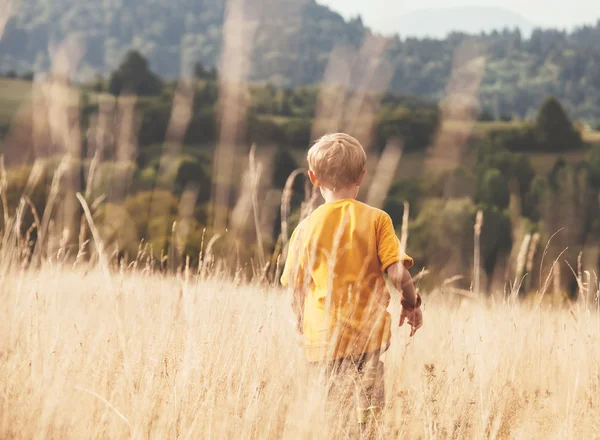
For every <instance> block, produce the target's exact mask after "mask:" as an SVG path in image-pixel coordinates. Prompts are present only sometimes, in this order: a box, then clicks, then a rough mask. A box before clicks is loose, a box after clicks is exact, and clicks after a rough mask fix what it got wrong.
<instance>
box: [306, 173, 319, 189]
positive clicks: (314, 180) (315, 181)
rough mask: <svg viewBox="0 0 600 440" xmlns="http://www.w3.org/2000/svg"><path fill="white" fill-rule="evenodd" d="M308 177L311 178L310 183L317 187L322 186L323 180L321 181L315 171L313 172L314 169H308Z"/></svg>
mask: <svg viewBox="0 0 600 440" xmlns="http://www.w3.org/2000/svg"><path fill="white" fill-rule="evenodd" d="M308 178H309V179H310V183H312V184H313V185H314V186H316V187H317V188H319V187H320V186H321V182H319V179H318V178H317V176H316V175H315V173H313V171H312V170H308Z"/></svg>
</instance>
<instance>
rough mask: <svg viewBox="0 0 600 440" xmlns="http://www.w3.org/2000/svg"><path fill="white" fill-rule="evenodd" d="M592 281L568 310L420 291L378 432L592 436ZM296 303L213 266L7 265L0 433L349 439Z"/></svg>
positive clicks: (598, 331)
mask: <svg viewBox="0 0 600 440" xmlns="http://www.w3.org/2000/svg"><path fill="white" fill-rule="evenodd" d="M588 287H590V288H591V291H590V292H589V293H590V295H588V296H587V297H588V298H589V299H588V300H587V302H586V301H585V300H583V299H582V300H580V302H578V303H576V304H572V305H571V307H570V308H564V307H556V306H553V305H552V302H549V301H546V300H544V301H537V299H539V298H540V297H539V296H538V297H537V298H536V299H533V300H531V301H529V302H527V303H521V304H520V303H519V302H517V301H515V299H514V298H513V297H511V296H492V297H485V296H482V297H481V298H472V297H471V298H470V297H466V296H462V295H457V294H456V292H455V291H454V290H453V289H451V286H450V284H445V285H442V286H440V288H439V289H435V290H434V291H431V292H429V293H424V298H425V301H424V303H425V307H424V316H425V325H424V327H423V328H422V329H421V330H420V331H419V332H418V333H417V335H416V336H415V337H414V338H409V337H408V330H407V329H406V328H405V327H403V328H395V329H394V330H393V343H392V346H391V348H390V350H389V351H388V352H387V353H386V354H385V356H384V362H385V364H386V373H385V374H386V375H385V379H386V394H387V407H386V409H385V413H384V416H383V419H382V420H381V421H380V423H379V424H378V426H377V436H376V438H390V439H391V438H407V439H458V438H469V439H484V438H486V439H487V438H489V439H495V438H498V439H501V438H502V439H505V438H506V439H532V438H544V439H569V438H582V439H583V438H586V439H593V438H599V437H600V344H599V343H598V341H599V340H600V316H599V312H598V289H597V288H594V287H593V286H588ZM394 299H395V301H394V303H393V304H392V306H391V312H392V314H393V318H394V321H395V322H397V318H398V314H399V306H398V301H397V299H398V298H397V296H395V298H394ZM289 302H290V301H289V298H288V297H287V296H286V294H285V293H284V292H282V291H281V290H280V289H279V288H277V287H274V286H268V285H259V284H243V283H236V282H232V281H225V280H223V279H222V278H219V277H218V276H217V275H216V274H213V275H202V274H195V273H189V272H183V273H180V274H179V275H161V274H160V273H154V274H152V273H150V271H148V270H146V271H137V272H134V271H131V270H126V269H123V270H121V271H120V272H119V271H115V272H112V273H104V274H103V273H102V272H100V271H99V270H97V269H93V268H86V267H76V268H73V266H72V265H71V264H66V263H61V262H60V261H57V262H55V263H54V264H52V265H50V264H48V265H45V266H44V268H43V269H41V270H39V271H29V270H24V269H23V270H21V269H15V270H13V271H11V272H10V273H3V275H2V282H1V285H0V308H1V315H2V316H3V319H2V320H1V322H0V335H2V336H1V337H0V399H1V408H2V411H1V415H0V438H4V439H17V438H48V439H51V438H57V439H58V438H60V439H69V438H72V439H75V438H90V439H91V438H161V439H166V438H182V439H190V438H207V439H212V438H214V439H220V438H244V439H259V438H314V439H317V438H319V439H320V438H348V436H349V429H350V427H351V425H350V423H351V422H349V421H348V420H343V419H339V418H336V417H331V416H328V414H331V413H330V412H327V411H324V403H325V400H324V395H323V392H322V388H321V387H319V386H318V383H316V382H311V381H310V380H309V379H310V377H311V376H310V375H309V369H308V366H307V365H306V363H305V362H304V358H303V351H302V348H301V342H300V338H299V336H298V335H297V334H296V333H295V330H294V327H293V325H292V314H291V309H290V306H289ZM316 384H317V385H316ZM334 414H337V412H336V411H334Z"/></svg>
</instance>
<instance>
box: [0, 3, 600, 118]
mask: <svg viewBox="0 0 600 440" xmlns="http://www.w3.org/2000/svg"><path fill="white" fill-rule="evenodd" d="M230 3H234V2H230ZM226 4H228V2H227V1H226V0H103V1H98V0H19V2H17V3H16V5H18V6H17V8H16V14H15V15H14V16H13V17H12V18H11V19H10V20H9V22H8V23H7V25H6V28H5V32H4V35H3V37H2V39H0V69H1V70H2V71H4V72H6V71H8V70H16V71H17V72H21V73H22V72H25V71H28V70H32V71H36V72H45V71H48V69H49V66H50V64H51V62H52V55H51V53H52V48H56V47H58V45H59V44H60V42H61V41H64V40H65V39H67V38H68V39H70V40H69V41H71V44H74V45H75V44H79V45H80V46H81V48H82V49H83V50H84V52H83V53H82V54H83V58H82V60H81V63H80V68H79V71H78V72H79V75H80V76H79V78H88V79H93V78H94V76H95V75H96V74H101V75H103V76H107V75H108V74H109V73H110V72H111V71H113V70H114V69H115V68H116V67H117V66H118V65H119V64H120V62H121V60H122V59H123V57H124V56H125V54H126V53H127V51H129V50H132V49H135V50H137V51H139V52H140V53H142V54H143V55H144V56H145V57H146V58H147V59H148V60H149V62H150V68H151V69H152V70H153V71H154V72H157V73H158V74H160V75H161V76H163V77H166V78H175V77H178V76H179V75H180V74H181V73H182V72H187V73H189V72H191V71H192V69H193V66H194V64H195V63H196V62H201V63H202V64H203V65H204V66H206V67H212V66H215V65H216V64H217V63H218V62H219V59H220V56H221V53H222V49H223V33H224V31H223V24H224V17H225V14H226ZM236 4H238V5H240V7H241V8H243V10H241V11H239V14H240V15H241V16H243V19H242V20H240V21H239V22H237V23H234V24H233V25H232V26H230V29H231V31H232V32H234V34H236V35H237V36H236V38H237V39H239V40H238V41H243V42H247V43H248V44H247V45H245V46H246V47H248V50H250V51H251V52H250V53H249V54H248V55H249V66H248V78H249V79H250V80H251V81H256V82H268V83H271V84H273V85H275V86H279V87H294V86H297V85H307V84H317V83H319V82H321V81H322V80H323V77H324V75H325V72H326V71H327V72H328V75H329V79H330V80H338V79H339V80H344V78H346V77H348V75H351V76H352V78H353V79H352V83H353V84H356V85H357V86H360V85H364V84H366V83H368V82H369V81H371V80H373V82H377V81H379V80H380V79H381V81H382V82H383V83H385V81H386V80H388V79H389V89H391V90H393V91H395V92H398V93H401V94H405V95H415V96H418V97H423V98H427V99H433V100H441V99H443V98H444V97H445V94H446V90H447V87H448V82H449V80H450V77H451V75H452V73H453V69H454V68H457V67H458V68H459V67H460V66H461V65H464V63H466V62H468V61H469V60H468V58H469V57H472V56H479V55H484V59H485V64H484V69H483V71H482V74H483V77H482V78H481V83H480V87H479V89H478V91H479V100H480V102H481V105H482V106H483V107H485V108H486V109H487V110H489V111H490V112H492V113H493V114H495V115H496V116H500V115H502V116H505V115H513V114H514V115H518V116H522V117H523V116H528V115H531V114H535V112H536V111H537V109H538V107H539V106H540V105H541V103H542V102H543V101H544V99H545V98H546V97H547V96H549V95H552V96H555V97H557V98H558V99H559V100H560V101H561V103H562V104H563V105H564V107H565V108H566V109H567V110H568V112H569V114H570V115H571V117H573V118H578V119H586V120H590V121H592V122H596V121H600V21H599V22H598V24H597V25H596V26H587V27H582V28H579V29H576V30H574V31H572V32H564V31H559V30H552V29H549V30H539V29H537V30H535V31H533V32H532V34H531V36H528V35H526V31H527V30H528V29H530V28H531V24H530V23H529V22H527V21H526V20H524V19H522V18H520V17H519V16H518V15H515V14H512V13H510V12H507V11H505V10H502V9H488V8H459V9H451V10H446V11H444V10H430V11H419V12H415V13H413V14H410V15H409V16H407V17H404V18H402V19H401V20H397V21H396V22H395V23H396V25H397V30H398V31H399V32H400V33H401V38H396V37H389V38H388V39H387V40H386V41H385V43H386V44H385V45H382V44H381V43H382V40H381V39H378V38H374V37H373V35H374V34H373V32H372V31H371V30H370V29H369V28H368V27H366V26H365V25H364V24H363V22H362V20H361V19H360V18H354V19H352V20H345V19H344V18H343V17H342V16H341V15H340V14H338V13H337V12H335V11H332V10H331V9H329V8H327V7H325V6H321V5H319V4H318V3H316V2H315V0H239V1H238V2H237V3H236ZM468 23H471V25H473V26H476V28H475V29H476V30H475V31H474V30H473V28H471V29H469V28H465V26H467V24H468ZM477 26H479V27H481V28H483V29H486V30H489V29H490V28H507V27H513V28H514V27H518V28H520V29H522V31H515V30H504V31H502V30H499V31H498V32H496V31H494V32H488V33H487V34H484V35H480V34H478V35H475V36H472V35H467V34H452V35H451V36H449V37H447V38H440V39H406V38H404V36H405V35H407V34H411V33H416V32H418V34H419V35H423V34H433V33H434V32H435V33H436V34H437V35H440V34H442V35H443V34H444V33H446V32H447V31H448V30H449V29H461V30H463V31H469V30H471V31H473V32H476V31H478V30H479V28H477ZM523 31H525V32H523ZM233 43H234V45H235V44H238V43H236V42H235V41H233ZM465 44H466V45H469V46H468V47H469V48H471V49H472V50H466V51H465V50H463V51H461V61H460V62H458V63H457V62H456V60H455V54H456V53H457V49H458V48H460V47H464V45H465ZM377 47H379V48H380V49H381V50H384V52H382V53H381V58H382V59H383V61H385V62H384V63H383V65H384V66H385V68H384V69H382V72H373V71H371V70H370V69H371V63H369V62H365V61H367V58H368V57H369V56H371V55H373V54H374V53H375V52H376V50H377V49H375V48H377ZM334 48H336V56H337V57H338V61H337V62H336V63H335V65H334V66H329V63H330V60H331V54H332V50H333V49H334ZM361 48H363V49H362V50H361V51H360V53H361V55H360V56H361V57H362V59H363V61H357V59H356V57H354V55H353V54H356V53H357V51H359V50H360V49H361ZM73 52H75V53H73ZM70 53H71V54H72V55H73V57H72V58H73V60H70V61H72V62H73V61H77V51H71V52H70ZM340 58H341V59H342V60H346V61H348V60H350V61H349V62H351V63H352V64H344V62H343V61H342V62H340V61H339V59H340ZM352 60H353V61H352ZM328 66H329V67H328ZM227 73H228V72H225V74H227ZM375 73H382V75H380V76H381V78H380V77H379V76H374V74H375ZM465 75H469V73H468V72H465ZM471 79H473V78H471ZM475 79H476V78H475ZM365 81H366V82H365ZM475 83H479V81H478V80H477V81H476V82H475ZM457 84H460V81H459V82H457Z"/></svg>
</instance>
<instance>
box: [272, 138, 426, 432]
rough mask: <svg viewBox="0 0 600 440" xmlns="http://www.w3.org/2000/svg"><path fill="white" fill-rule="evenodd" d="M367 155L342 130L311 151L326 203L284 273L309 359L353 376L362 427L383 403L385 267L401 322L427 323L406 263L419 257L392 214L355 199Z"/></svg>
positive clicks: (293, 244) (314, 177)
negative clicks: (406, 248)
mask: <svg viewBox="0 0 600 440" xmlns="http://www.w3.org/2000/svg"><path fill="white" fill-rule="evenodd" d="M366 160H367V157H366V154H365V152H364V150H363V148H362V146H361V145H360V143H359V142H358V141H357V140H356V139H354V138H353V137H351V136H349V135H347V134H342V133H337V134H330V135H326V136H323V137H322V138H321V139H320V140H318V141H317V143H316V144H315V145H314V146H313V147H312V148H311V149H310V150H309V152H308V164H309V172H308V174H309V177H310V181H311V182H312V184H313V185H314V186H315V187H317V188H319V190H320V191H321V194H322V196H323V198H324V199H325V202H326V203H325V204H323V205H322V206H320V207H319V208H317V209H316V210H315V211H314V212H313V213H312V214H311V215H310V216H309V217H307V218H306V219H305V220H304V221H302V222H301V223H300V225H298V227H297V228H296V230H295V231H294V233H293V234H292V237H291V239H290V245H289V250H288V257H287V261H286V264H285V269H284V272H283V275H282V277H281V282H282V284H283V285H284V286H286V287H288V289H290V290H291V291H292V296H293V301H292V307H293V309H294V311H295V313H296V316H297V318H298V330H299V331H300V332H301V333H302V334H303V335H304V339H305V352H306V357H307V360H308V362H310V363H311V364H315V365H319V366H323V367H325V369H326V373H327V375H328V377H330V378H332V385H333V386H334V387H336V386H338V384H339V382H340V381H342V380H345V379H346V378H348V377H350V378H351V382H352V384H353V387H354V392H355V393H356V400H357V405H358V418H359V420H358V422H359V424H360V425H361V426H363V424H364V423H366V422H367V421H368V420H369V419H370V418H371V417H372V416H373V415H376V414H377V413H378V412H379V411H380V410H381V409H382V408H383V406H384V387H383V363H382V362H381V361H380V359H379V356H380V354H381V353H383V352H384V351H385V350H386V349H387V348H388V347H389V342H390V338H391V316H390V314H389V313H388V311H387V307H388V305H389V303H390V294H389V292H388V290H387V287H386V283H385V280H384V274H386V273H387V275H388V277H389V280H390V281H391V283H392V285H393V286H394V287H395V288H396V289H397V290H398V291H400V292H402V314H401V318H400V326H402V324H403V323H404V322H405V321H406V322H408V324H409V325H410V326H411V327H412V330H411V336H412V335H413V334H414V333H415V332H416V331H417V330H418V329H419V328H420V327H421V326H422V325H423V315H422V313H421V310H420V305H421V299H420V297H419V295H418V294H416V293H415V290H414V287H413V283H412V279H411V276H410V274H409V272H408V270H407V269H409V268H410V267H411V266H412V265H413V260H412V259H411V258H410V257H408V256H407V255H400V243H399V240H398V238H397V237H396V234H395V232H394V226H393V224H392V220H391V218H390V217H389V215H388V214H386V213H385V212H383V211H381V210H379V209H376V208H373V207H371V206H369V205H366V204H364V203H361V202H358V201H357V200H356V197H357V195H358V190H359V187H360V185H361V184H362V182H363V180H364V178H365V174H366V170H365V165H366ZM347 397H348V396H346V397H345V398H346V399H347Z"/></svg>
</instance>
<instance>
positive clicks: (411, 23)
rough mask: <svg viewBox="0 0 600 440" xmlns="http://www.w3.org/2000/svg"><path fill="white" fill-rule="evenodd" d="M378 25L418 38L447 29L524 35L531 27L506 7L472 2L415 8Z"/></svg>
mask: <svg viewBox="0 0 600 440" xmlns="http://www.w3.org/2000/svg"><path fill="white" fill-rule="evenodd" d="M382 25H383V26H384V28H385V29H390V30H392V29H393V31H394V32H398V33H399V34H400V36H401V37H419V38H445V37H446V36H447V35H448V34H449V33H451V32H464V33H467V34H480V33H481V32H486V33H489V32H493V31H501V30H503V29H511V30H514V29H519V30H520V31H521V33H523V34H524V35H531V32H532V31H533V29H534V28H535V24H534V23H533V22H531V21H529V20H528V19H526V18H525V17H522V16H521V15H519V14H517V13H515V12H513V11H511V10H509V9H504V8H492V7H476V6H473V7H469V6H465V7H456V8H441V9H419V10H415V11H412V12H409V13H408V14H404V15H402V16H400V17H399V18H397V19H389V20H387V21H384V22H383V23H382Z"/></svg>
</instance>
